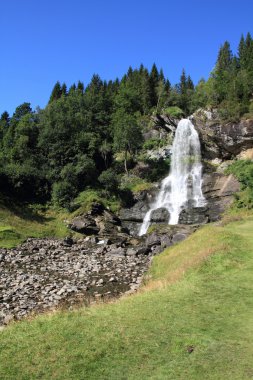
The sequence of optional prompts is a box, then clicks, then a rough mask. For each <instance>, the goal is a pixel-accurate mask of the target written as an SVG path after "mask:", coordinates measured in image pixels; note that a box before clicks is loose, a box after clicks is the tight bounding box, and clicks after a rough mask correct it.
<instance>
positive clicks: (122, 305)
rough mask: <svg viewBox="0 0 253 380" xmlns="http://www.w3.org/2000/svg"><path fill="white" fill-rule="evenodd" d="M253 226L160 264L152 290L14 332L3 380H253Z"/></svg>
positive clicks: (173, 252) (180, 250)
mask: <svg viewBox="0 0 253 380" xmlns="http://www.w3.org/2000/svg"><path fill="white" fill-rule="evenodd" d="M252 230H253V217H252V214H251V215H249V216H245V217H243V218H242V219H241V220H239V221H234V222H232V223H227V224H225V225H224V226H222V225H218V224H217V225H209V226H205V227H203V228H202V229H201V230H199V231H197V232H196V233H194V234H193V235H191V236H190V237H189V238H188V239H187V240H185V241H184V242H182V243H180V244H177V245H175V246H173V247H172V248H170V249H167V250H166V251H165V252H164V253H163V254H161V255H160V256H157V257H155V259H154V260H153V264H152V267H151V269H150V272H149V274H148V276H147V279H146V284H145V286H144V287H143V288H142V290H141V291H140V292H139V293H138V294H136V295H134V296H130V297H124V298H122V299H120V300H119V301H117V302H114V303H111V304H102V305H97V306H93V307H90V308H82V309H79V310H75V311H71V312H56V313H54V314H49V315H43V316H39V317H36V318H34V319H31V320H30V321H29V320H27V321H23V322H19V323H13V324H12V325H10V326H9V327H8V328H6V329H5V330H4V331H2V332H1V333H0V378H1V380H12V379H18V380H30V379H43V380H47V379H50V380H51V379H57V380H64V379H66V380H72V379H73V380H79V379H80V380H81V379H96V380H99V379H104V380H105V379H110V380H111V379H112V380H114V379H115V380H120V379H121V380H123V379H127V380H128V379H129V380H135V379H138V380H139V379H157V380H158V379H166V380H167V379H171V380H175V379H184V380H185V379H191V380H194V379H199V380H203V379H205V380H209V379H212V380H226V379H229V380H230V379H233V380H247V379H252V378H253V361H252V357H253V345H252V341H253V297H252V293H253V234H252Z"/></svg>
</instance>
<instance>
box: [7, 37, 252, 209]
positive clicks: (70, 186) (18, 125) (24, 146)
mask: <svg viewBox="0 0 253 380" xmlns="http://www.w3.org/2000/svg"><path fill="white" fill-rule="evenodd" d="M198 108H209V109H217V110H218V113H219V116H220V119H221V121H224V122H226V121H237V120H239V119H240V118H241V117H242V116H243V115H244V116H247V115H252V114H253V40H252V37H251V35H250V33H248V34H247V35H246V36H242V37H241V39H240V42H239V46H238V51H237V53H236V54H233V53H232V51H231V48H230V44H229V42H228V41H225V43H224V44H223V45H222V46H221V47H220V49H219V52H218V57H217V61H216V65H215V68H214V70H213V71H212V72H211V74H210V77H209V79H208V80H207V81H205V80H204V79H200V81H199V82H198V83H197V84H196V86H195V85H194V83H193V81H192V79H191V77H190V75H189V74H187V73H186V72H185V70H182V74H181V77H180V81H179V83H178V84H176V85H173V86H172V85H171V83H170V81H169V79H168V78H166V77H165V76H164V73H163V70H162V69H158V68H157V66H156V65H155V64H154V65H153V66H152V68H151V70H148V69H147V68H145V67H144V66H143V65H141V66H140V67H139V68H137V69H133V68H132V67H129V69H128V71H127V73H126V74H125V75H124V76H123V78H121V79H120V80H119V79H117V78H116V79H115V80H110V81H108V82H107V81H103V80H102V79H101V78H100V77H99V75H93V77H92V79H91V81H90V83H89V84H88V85H87V86H86V87H85V86H84V84H83V83H82V82H81V81H79V82H78V83H75V84H73V85H71V86H70V87H69V88H67V85H66V84H65V83H62V84H61V83H59V82H56V84H55V86H54V88H53V89H52V92H51V95H50V96H49V101H48V104H47V106H46V107H45V109H39V108H38V109H36V110H32V109H31V106H30V104H29V103H23V104H21V105H19V106H18V107H17V108H16V110H15V112H14V114H13V115H12V116H10V115H9V114H8V113H7V112H4V113H3V114H2V115H1V118H0V146H1V152H0V192H2V193H7V194H10V195H11V196H15V197H16V198H17V199H19V200H22V201H37V202H45V201H48V200H52V201H53V202H54V203H56V204H59V205H61V206H64V207H69V206H70V205H71V202H72V200H73V199H74V198H75V197H76V196H77V194H78V193H79V192H80V191H83V190H85V189H86V188H89V187H98V188H103V189H104V188H106V189H107V190H108V191H112V192H113V191H115V188H116V187H117V183H118V181H117V175H119V174H120V173H121V172H124V170H126V171H127V170H128V167H127V160H128V158H129V157H134V156H135V155H136V152H138V150H140V149H141V148H142V146H143V126H144V125H145V123H146V124H147V120H149V117H150V116H151V115H152V114H159V113H170V112H171V116H180V117H182V116H188V115H190V114H191V113H193V112H194V111H195V110H197V109H198ZM173 112H174V113H175V112H176V114H175V115H174V114H173ZM120 154H121V155H122V156H123V157H124V163H125V165H123V166H122V167H119V166H120V165H119V163H118V162H117V160H116V159H115V157H116V156H117V155H120ZM107 182H110V183H111V186H109V184H108V185H107Z"/></svg>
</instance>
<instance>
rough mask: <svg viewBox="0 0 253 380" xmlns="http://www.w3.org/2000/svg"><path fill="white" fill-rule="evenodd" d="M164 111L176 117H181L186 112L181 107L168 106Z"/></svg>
mask: <svg viewBox="0 0 253 380" xmlns="http://www.w3.org/2000/svg"><path fill="white" fill-rule="evenodd" d="M164 113H165V114H166V115H169V116H171V117H175V118H176V119H181V118H182V117H184V112H183V111H182V110H181V108H179V107H176V106H174V107H167V108H165V109H164Z"/></svg>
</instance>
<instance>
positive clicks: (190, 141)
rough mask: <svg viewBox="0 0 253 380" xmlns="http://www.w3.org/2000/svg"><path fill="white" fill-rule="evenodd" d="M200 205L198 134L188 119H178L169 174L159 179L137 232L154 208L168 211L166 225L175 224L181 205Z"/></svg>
mask: <svg viewBox="0 0 253 380" xmlns="http://www.w3.org/2000/svg"><path fill="white" fill-rule="evenodd" d="M204 204H205V198H204V196H203V194H202V165H201V151H200V142H199V136H198V133H197V131H196V130H195V128H194V126H193V124H192V122H191V121H190V120H188V119H182V120H180V122H179V123H178V126H177V130H176V134H175V139H174V142H173V147H172V156H171V170H170V173H169V175H168V177H166V178H165V179H164V180H163V181H162V184H161V189H160V191H159V193H158V195H157V197H156V199H155V202H154V203H153V204H152V205H151V207H150V210H149V211H148V212H147V213H146V215H145V217H144V220H143V223H142V225H141V228H140V231H139V235H140V236H141V235H144V234H145V233H146V232H147V230H148V228H149V225H150V222H151V217H152V212H153V211H154V210H156V209H158V208H161V207H163V208H166V209H167V210H168V211H169V214H170V219H169V224H177V223H178V219H179V214H180V212H181V211H182V210H183V209H184V208H187V206H191V207H201V206H203V205H204Z"/></svg>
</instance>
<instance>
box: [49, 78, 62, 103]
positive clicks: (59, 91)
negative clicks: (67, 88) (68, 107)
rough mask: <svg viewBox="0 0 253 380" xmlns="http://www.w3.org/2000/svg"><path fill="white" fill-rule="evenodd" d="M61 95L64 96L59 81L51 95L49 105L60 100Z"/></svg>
mask: <svg viewBox="0 0 253 380" xmlns="http://www.w3.org/2000/svg"><path fill="white" fill-rule="evenodd" d="M61 95H62V88H61V84H60V82H59V81H57V82H56V84H55V85H54V88H53V90H52V92H51V95H50V98H49V103H52V102H53V101H55V100H57V99H60V97H61Z"/></svg>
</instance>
